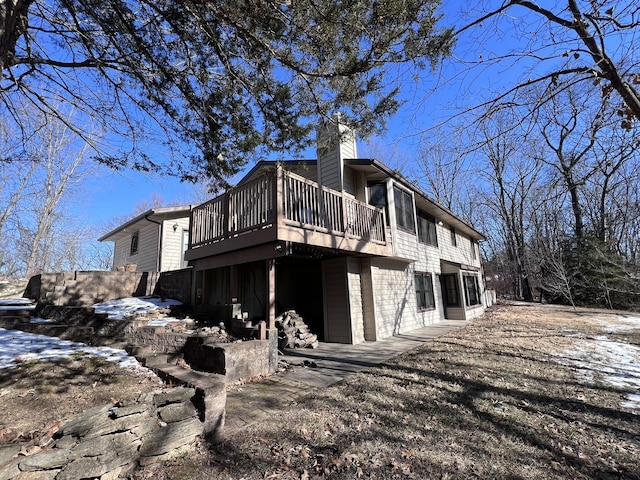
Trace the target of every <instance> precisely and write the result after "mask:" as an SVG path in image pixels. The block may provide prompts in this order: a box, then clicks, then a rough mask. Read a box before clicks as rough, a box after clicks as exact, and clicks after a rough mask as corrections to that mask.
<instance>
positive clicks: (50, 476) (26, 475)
mask: <svg viewBox="0 0 640 480" xmlns="http://www.w3.org/2000/svg"><path fill="white" fill-rule="evenodd" d="M59 472H60V470H40V471H38V472H21V473H20V474H19V475H18V476H16V477H14V478H13V480H54V479H55V478H56V476H57V475H58V473H59Z"/></svg>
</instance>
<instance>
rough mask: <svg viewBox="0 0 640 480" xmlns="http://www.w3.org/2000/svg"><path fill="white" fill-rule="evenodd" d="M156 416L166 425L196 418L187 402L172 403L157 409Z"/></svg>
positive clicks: (191, 406)
mask: <svg viewBox="0 0 640 480" xmlns="http://www.w3.org/2000/svg"><path fill="white" fill-rule="evenodd" d="M158 415H159V416H160V418H161V419H162V420H163V421H164V422H167V423H175V422H181V421H182V420H186V419H188V418H193V417H195V416H196V409H195V407H194V406H193V405H192V404H190V403H187V402H183V403H172V404H169V405H166V406H164V407H162V408H159V409H158Z"/></svg>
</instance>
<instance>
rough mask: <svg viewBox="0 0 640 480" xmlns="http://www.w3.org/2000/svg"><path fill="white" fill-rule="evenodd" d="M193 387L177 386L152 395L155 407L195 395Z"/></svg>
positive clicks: (183, 400)
mask: <svg viewBox="0 0 640 480" xmlns="http://www.w3.org/2000/svg"><path fill="white" fill-rule="evenodd" d="M195 393H196V390H195V388H184V387H177V388H173V389H171V390H170V391H168V392H164V393H157V394H155V395H154V397H153V401H154V403H155V405H156V406H157V407H162V406H164V405H168V404H169V403H179V402H186V401H188V400H190V399H191V398H193V396H194V395H195Z"/></svg>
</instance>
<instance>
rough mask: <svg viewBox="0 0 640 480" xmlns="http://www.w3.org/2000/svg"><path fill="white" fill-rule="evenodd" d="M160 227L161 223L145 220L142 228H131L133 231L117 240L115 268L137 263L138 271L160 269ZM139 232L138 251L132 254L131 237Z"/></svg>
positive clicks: (155, 270) (114, 259)
mask: <svg viewBox="0 0 640 480" xmlns="http://www.w3.org/2000/svg"><path fill="white" fill-rule="evenodd" d="M158 229H159V225H157V224H155V223H149V222H145V223H143V224H141V225H140V228H131V233H130V234H129V235H127V236H125V237H124V238H122V239H121V240H117V241H116V242H115V247H114V258H113V269H114V270H117V269H118V268H119V267H123V266H125V265H131V264H134V265H136V269H137V271H138V272H157V271H158V263H157V258H158ZM136 232H138V235H139V236H138V253H136V254H134V255H131V237H132V235H133V234H134V233H136Z"/></svg>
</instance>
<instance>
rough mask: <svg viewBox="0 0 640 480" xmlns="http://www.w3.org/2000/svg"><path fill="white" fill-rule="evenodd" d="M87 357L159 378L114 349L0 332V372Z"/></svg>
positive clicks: (43, 336)
mask: <svg viewBox="0 0 640 480" xmlns="http://www.w3.org/2000/svg"><path fill="white" fill-rule="evenodd" d="M76 354H84V355H91V356H97V357H102V358H104V359H105V360H106V361H108V362H117V363H118V364H119V366H120V367H122V368H126V369H130V370H132V371H133V372H134V373H136V374H138V375H141V376H149V377H155V374H154V373H153V372H151V370H149V369H147V368H145V367H143V366H142V365H140V363H138V361H137V360H136V359H135V358H133V357H131V356H129V354H128V353H127V352H125V351H124V350H120V349H116V348H111V347H90V346H88V345H85V344H84V343H79V342H71V341H69V340H61V339H59V338H57V337H48V336H46V335H38V334H34V333H27V332H22V331H18V330H5V329H3V328H0V369H4V368H12V367H15V366H17V365H18V364H19V363H21V362H25V361H33V360H61V359H64V358H69V357H70V356H72V355H76Z"/></svg>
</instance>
